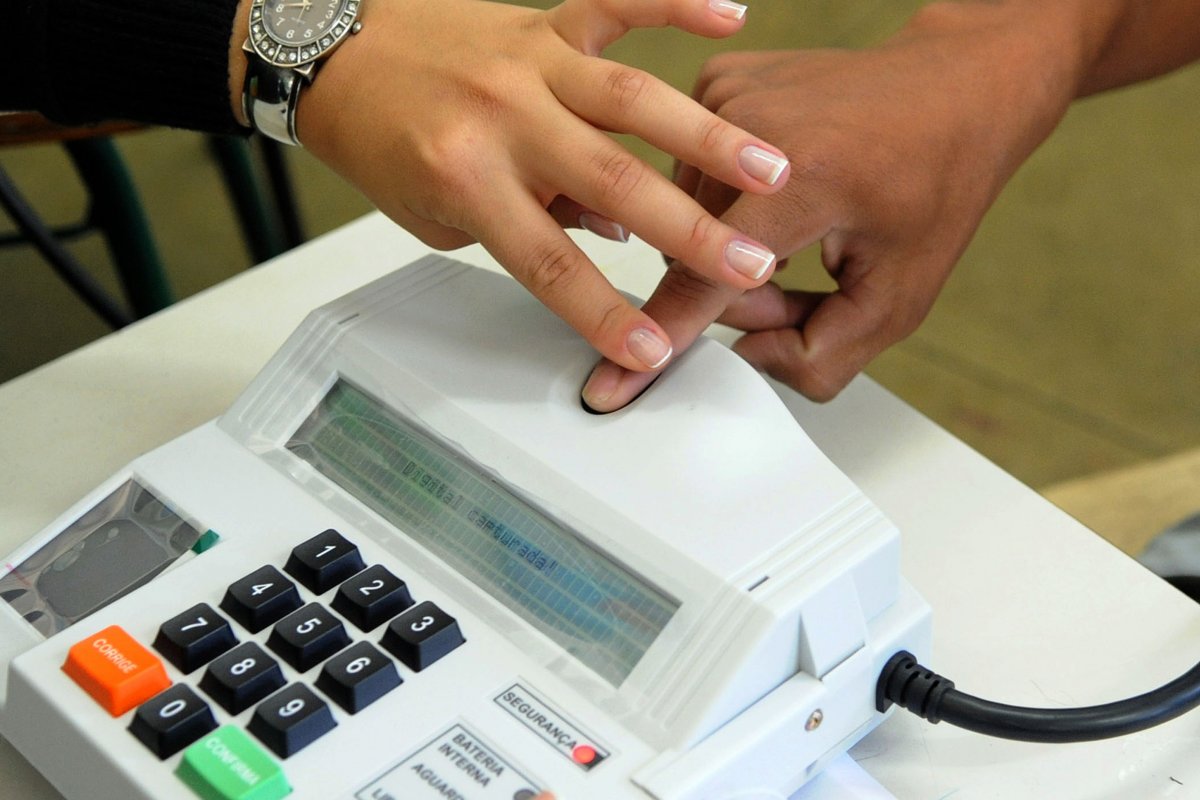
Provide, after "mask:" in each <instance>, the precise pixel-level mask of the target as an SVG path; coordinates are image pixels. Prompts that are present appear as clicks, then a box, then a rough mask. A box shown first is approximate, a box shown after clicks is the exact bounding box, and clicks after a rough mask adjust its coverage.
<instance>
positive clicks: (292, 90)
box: [242, 52, 304, 145]
mask: <svg viewBox="0 0 1200 800" xmlns="http://www.w3.org/2000/svg"><path fill="white" fill-rule="evenodd" d="M247 61H248V62H249V63H248V64H247V65H246V85H245V89H244V91H243V92H242V110H243V111H245V112H246V119H248V120H249V121H250V127H251V128H253V129H254V130H256V131H259V132H260V133H262V134H264V135H266V136H270V137H271V138H272V139H275V140H276V141H279V142H283V143H284V144H293V145H299V144H300V140H299V139H298V138H296V101H297V100H298V99H299V97H300V87H301V86H302V85H303V84H304V78H303V77H302V76H301V75H300V74H298V73H297V72H296V71H295V70H294V69H281V68H280V67H276V66H273V65H271V64H268V63H267V62H265V61H263V60H262V59H261V58H259V57H258V56H257V55H256V54H254V53H253V52H251V53H250V56H249V58H248V59H247Z"/></svg>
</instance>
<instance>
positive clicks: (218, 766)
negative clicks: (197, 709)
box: [175, 725, 292, 800]
mask: <svg viewBox="0 0 1200 800" xmlns="http://www.w3.org/2000/svg"><path fill="white" fill-rule="evenodd" d="M175 774H176V775H177V776H178V777H179V779H180V780H181V781H183V782H184V783H186V784H187V785H188V786H190V787H191V789H192V791H194V792H195V793H196V794H198V795H200V797H202V798H204V800H279V798H281V797H285V796H287V795H288V794H290V793H291V791H292V787H291V786H289V785H288V782H287V778H286V777H284V774H283V768H282V767H280V766H279V764H277V763H276V762H275V760H274V759H273V758H271V757H270V756H269V755H267V754H266V752H265V751H264V750H263V749H262V748H261V747H259V746H258V745H257V744H255V743H254V741H253V740H251V738H250V737H249V736H247V735H246V734H245V733H244V732H243V731H242V729H241V728H238V727H237V726H235V725H225V726H223V727H220V728H217V729H216V730H215V731H213V732H212V733H210V734H209V735H208V736H205V737H204V738H203V739H201V740H200V741H198V742H196V743H195V744H193V745H192V746H191V747H189V748H188V749H187V750H185V751H184V753H183V761H181V762H180V764H179V767H178V768H177V769H176V770H175Z"/></svg>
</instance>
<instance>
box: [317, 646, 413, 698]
mask: <svg viewBox="0 0 1200 800" xmlns="http://www.w3.org/2000/svg"><path fill="white" fill-rule="evenodd" d="M400 684H401V680H400V673H398V672H397V671H396V665H395V664H393V663H392V660H391V659H390V658H388V657H387V656H385V655H384V654H383V653H381V652H379V651H378V650H377V649H375V648H374V647H372V646H371V644H370V643H369V642H359V643H358V644H355V645H354V646H353V647H350V648H348V649H346V650H343V651H342V652H341V653H338V654H337V655H336V656H334V657H333V658H331V659H329V661H327V662H325V666H324V667H322V668H321V674H320V676H319V677H318V678H317V688H318V689H320V690H321V691H322V692H324V693H325V694H326V695H327V696H328V697H329V698H330V699H331V700H333V702H335V703H337V704H338V705H339V706H341V707H342V708H344V709H346V710H347V711H349V712H350V713H351V714H357V713H358V712H359V711H362V710H363V709H364V708H366V707H367V706H369V705H371V703H374V702H375V701H376V700H378V699H379V698H381V697H383V696H384V695H385V694H387V693H388V692H390V691H391V690H392V689H395V688H396V687H397V686H399V685H400Z"/></svg>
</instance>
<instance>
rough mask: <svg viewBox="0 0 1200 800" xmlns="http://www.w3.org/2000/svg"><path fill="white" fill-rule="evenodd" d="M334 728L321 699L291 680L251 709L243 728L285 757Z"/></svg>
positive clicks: (334, 725)
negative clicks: (287, 684) (251, 711)
mask: <svg viewBox="0 0 1200 800" xmlns="http://www.w3.org/2000/svg"><path fill="white" fill-rule="evenodd" d="M335 727H337V723H336V722H334V720H333V714H331V713H330V711H329V706H328V705H327V704H326V703H325V701H324V700H322V699H321V698H319V697H317V696H316V695H315V694H313V692H312V690H311V689H309V688H308V687H307V686H305V685H304V684H302V683H293V684H292V685H291V686H289V687H287V688H286V689H284V690H283V691H281V692H279V693H278V694H276V695H275V696H273V697H271V698H270V699H268V700H267V701H266V702H264V703H263V704H262V705H260V706H259V707H258V708H256V709H254V716H252V717H251V718H250V724H249V725H247V726H246V728H247V729H248V730H249V731H250V732H251V733H253V734H254V735H255V736H257V737H258V738H259V739H260V740H261V741H262V743H263V744H265V745H266V746H267V747H269V748H271V750H273V751H274V752H275V755H277V756H279V757H280V758H287V757H288V756H290V755H292V754H293V753H297V752H299V751H300V750H302V749H304V748H305V747H307V746H308V745H310V744H312V743H313V742H315V741H316V740H317V739H319V738H321V737H322V736H324V735H325V734H327V733H329V732H330V731H331V730H333V729H334V728H335Z"/></svg>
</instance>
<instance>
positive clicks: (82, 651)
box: [62, 625, 171, 717]
mask: <svg viewBox="0 0 1200 800" xmlns="http://www.w3.org/2000/svg"><path fill="white" fill-rule="evenodd" d="M62 668H63V672H65V673H67V674H68V675H70V676H71V678H72V680H74V681H75V682H76V683H78V684H79V685H80V686H81V687H83V690H84V691H85V692H87V693H88V694H90V695H91V696H92V699H93V700H95V701H96V702H97V703H99V704H100V705H102V706H103V707H104V708H105V710H107V711H108V713H110V714H112V715H113V716H114V717H119V716H120V715H122V714H124V713H125V712H126V711H128V710H130V709H131V708H136V707H137V706H139V705H141V704H142V703H143V702H145V701H146V700H149V699H150V698H151V697H153V696H154V695H156V694H158V693H159V692H161V691H162V690H163V689H166V688H167V687H168V686H170V685H171V679H170V678H168V677H167V671H166V670H165V669H164V668H163V665H162V662H161V661H160V660H159V659H158V656H156V655H154V654H153V653H151V652H150V651H149V650H147V649H146V648H145V647H143V646H142V645H141V644H139V643H138V641H137V640H136V639H134V638H133V637H132V636H130V635H129V634H128V633H126V632H125V631H124V630H123V629H122V628H121V626H119V625H112V626H110V627H108V628H105V629H104V630H102V631H100V632H99V633H97V634H94V635H93V636H89V637H88V638H86V639H84V640H83V641H81V642H77V643H76V644H75V645H73V646H72V647H71V649H70V651H68V653H67V660H66V663H64V664H63V667H62Z"/></svg>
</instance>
